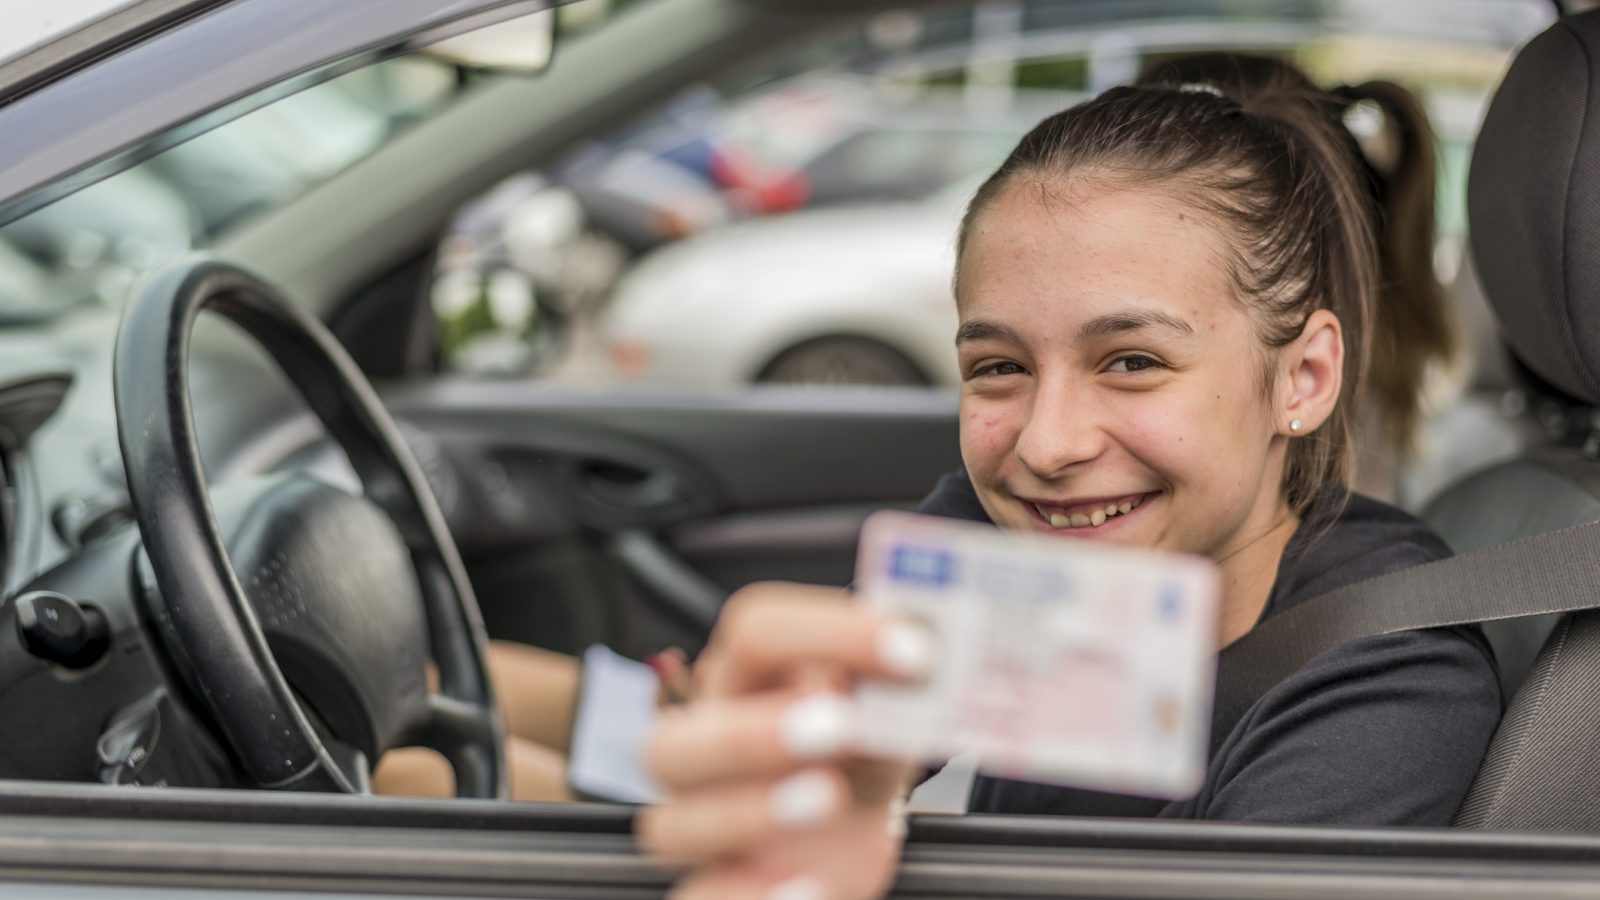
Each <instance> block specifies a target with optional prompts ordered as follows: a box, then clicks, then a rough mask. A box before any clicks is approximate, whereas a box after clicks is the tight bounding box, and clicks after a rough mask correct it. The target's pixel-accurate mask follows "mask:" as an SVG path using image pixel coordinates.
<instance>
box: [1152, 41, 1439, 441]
mask: <svg viewBox="0 0 1600 900" xmlns="http://www.w3.org/2000/svg"><path fill="white" fill-rule="evenodd" d="M1139 83H1140V84H1146V85H1166V86H1173V85H1194V84H1202V85H1209V86H1212V87H1215V88H1216V89H1218V90H1219V91H1221V92H1222V93H1224V94H1228V95H1232V96H1235V97H1238V98H1239V99H1240V100H1241V101H1243V102H1245V103H1246V104H1249V103H1250V102H1251V101H1252V100H1259V99H1260V98H1262V97H1263V96H1264V95H1279V96H1281V95H1282V94H1283V93H1285V92H1286V91H1287V92H1290V93H1294V94H1299V95H1302V96H1318V97H1327V98H1328V100H1329V102H1327V103H1325V104H1316V105H1320V106H1322V107H1323V108H1324V109H1325V110H1326V111H1327V113H1328V115H1329V116H1330V118H1331V120H1332V121H1335V122H1337V123H1338V124H1339V130H1340V131H1341V132H1343V133H1344V136H1345V137H1344V139H1345V140H1346V141H1347V144H1348V146H1349V147H1350V148H1351V149H1352V151H1353V152H1352V155H1353V156H1354V157H1355V158H1356V159H1357V160H1359V161H1360V165H1361V168H1362V170H1363V176H1364V179H1365V181H1366V184H1367V187H1368V189H1369V192H1370V204H1369V206H1370V207H1371V210H1372V212H1373V215H1374V221H1373V233H1374V235H1375V237H1376V240H1377V243H1378V271H1379V276H1378V289H1377V295H1376V297H1375V298H1374V302H1373V304H1372V310H1371V312H1372V323H1371V328H1369V329H1368V331H1367V334H1368V335H1369V337H1370V355H1369V358H1368V364H1367V370H1366V373H1365V374H1366V396H1365V397H1364V398H1363V400H1364V401H1366V402H1370V403H1371V404H1372V408H1373V409H1374V411H1375V412H1376V413H1377V414H1378V415H1379V416H1380V417H1381V419H1382V421H1383V423H1384V424H1383V428H1384V432H1385V435H1384V436H1385V437H1386V438H1387V439H1388V442H1389V444H1390V445H1391V446H1393V447H1394V448H1396V449H1397V450H1399V451H1401V452H1402V453H1409V452H1410V451H1411V450H1412V448H1413V446H1414V444H1415V440H1416V430H1417V423H1418V420H1419V419H1420V418H1421V414H1422V389H1423V379H1424V378H1425V376H1426V374H1427V368H1428V365H1429V364H1430V363H1440V364H1447V363H1449V362H1451V361H1452V360H1453V359H1454V358H1455V356H1456V353H1457V349H1458V338H1457V335H1456V333H1455V329H1454V327H1453V325H1452V322H1451V319H1450V310H1449V305H1448V303H1447V301H1446V299H1445V295H1444V289H1443V287H1442V286H1441V285H1440V284H1439V280H1438V277H1437V276H1436V275H1435V274H1434V269H1433V244H1434V235H1435V227H1434V181H1435V172H1436V170H1437V161H1436V159H1435V148H1434V138H1433V131H1432V129H1431V128H1429V126H1428V116H1427V113H1426V112H1425V111H1424V110H1423V108H1422V104H1421V103H1420V102H1419V101H1418V100H1417V98H1416V97H1415V96H1414V95H1413V94H1412V93H1411V92H1410V91H1407V90H1406V89H1405V88H1403V87H1401V86H1399V85H1397V84H1394V83H1393V82H1389V81H1369V82H1366V83H1365V84H1360V85H1356V86H1353V87H1350V86H1340V87H1337V88H1334V89H1333V90H1332V91H1323V90H1322V89H1321V88H1319V87H1318V86H1317V85H1316V83H1315V82H1313V81H1312V80H1311V77H1310V76H1309V75H1307V74H1306V73H1305V72H1304V71H1303V70H1301V69H1300V68H1299V67H1297V66H1295V65H1294V64H1293V63H1290V62H1286V61H1284V60H1281V59H1277V58H1274V57H1270V56H1255V55H1252V54H1248V53H1228V52H1222V51H1215V52H1206V53H1194V54H1190V55H1188V56H1183V57H1179V58H1177V59H1173V60H1168V61H1166V62H1163V63H1161V64H1160V65H1157V66H1155V67H1154V68H1152V69H1150V70H1149V71H1147V72H1146V73H1144V75H1143V76H1141V77H1140V79H1139ZM1364 102H1365V103H1372V104H1375V105H1376V106H1377V107H1378V110H1379V111H1380V112H1381V113H1382V117H1383V126H1382V133H1381V134H1380V135H1378V137H1377V139H1376V140H1369V141H1367V142H1366V145H1365V146H1364V145H1363V142H1362V140H1361V139H1360V138H1358V137H1357V136H1355V135H1353V134H1350V133H1349V129H1348V126H1347V125H1346V120H1345V114H1346V113H1347V112H1348V111H1349V110H1350V109H1351V108H1352V107H1354V106H1356V105H1358V104H1361V103H1364ZM1304 106H1305V104H1302V109H1303V108H1304ZM1382 141H1389V142H1392V147H1388V148H1384V147H1376V146H1372V144H1374V143H1378V142H1382ZM1385 150H1387V151H1388V152H1384V151H1385Z"/></svg>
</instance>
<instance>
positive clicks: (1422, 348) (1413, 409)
mask: <svg viewBox="0 0 1600 900" xmlns="http://www.w3.org/2000/svg"><path fill="white" fill-rule="evenodd" d="M1334 93H1335V94H1336V95H1337V96H1339V97H1341V98H1343V99H1345V100H1346V101H1348V102H1350V103H1352V104H1355V103H1361V102H1371V103H1375V104H1377V106H1378V108H1379V109H1380V110H1381V111H1382V113H1383V120H1384V132H1385V134H1384V135H1383V137H1384V138H1387V139H1390V140H1392V141H1393V142H1394V146H1393V150H1392V152H1393V159H1392V161H1391V160H1386V159H1384V158H1383V156H1384V154H1381V153H1374V152H1364V153H1363V154H1362V158H1363V159H1364V160H1365V163H1366V168H1367V174H1368V179H1369V181H1370V182H1371V184H1372V187H1373V195H1374V198H1375V200H1376V202H1377V207H1378V216H1379V227H1378V258H1379V267H1380V271H1381V273H1382V274H1381V281H1380V282H1379V287H1378V302H1377V309H1376V315H1375V317H1374V319H1375V327H1374V329H1373V333H1372V362H1371V367H1370V369H1369V371H1368V373H1367V376H1368V382H1367V384H1368V391H1369V394H1370V397H1371V399H1372V402H1373V403H1374V404H1375V405H1376V407H1377V410H1378V411H1379V412H1380V413H1382V415H1383V419H1384V426H1385V428H1386V430H1387V431H1388V437H1389V440H1390V442H1391V443H1393V445H1394V446H1395V447H1397V448H1399V449H1400V450H1402V451H1410V450H1411V449H1412V446H1413V444H1414V442H1415V437H1416V428H1417V421H1418V419H1419V418H1420V417H1421V414H1422V409H1421V406H1422V387H1423V384H1422V382H1423V378H1424V377H1425V376H1426V374H1427V367H1428V364H1429V363H1430V362H1437V363H1449V362H1451V361H1452V360H1454V358H1455V356H1456V353H1457V350H1458V338H1457V335H1456V332H1455V329H1454V326H1453V324H1452V322H1451V319H1450V311H1449V305H1448V302H1447V301H1446V299H1445V295H1444V289H1443V287H1442V286H1441V285H1440V284H1439V279H1438V277H1437V276H1436V275H1435V274H1434V269H1433V245H1434V234H1435V229H1434V190H1435V188H1434V183H1435V171H1436V168H1437V162H1436V159H1435V155H1434V153H1435V151H1434V139H1433V131H1432V129H1431V128H1429V127H1428V117H1427V113H1426V112H1424V110H1423V108H1422V104H1421V103H1420V102H1419V101H1418V100H1417V98H1416V97H1415V96H1414V95H1412V94H1411V92H1410V91H1407V90H1406V89H1405V88H1403V87H1401V86H1399V85H1397V84H1394V83H1393V82H1388V81H1369V82H1366V83H1365V84H1360V85H1356V86H1354V87H1342V88H1338V89H1336V90H1335V91H1334Z"/></svg>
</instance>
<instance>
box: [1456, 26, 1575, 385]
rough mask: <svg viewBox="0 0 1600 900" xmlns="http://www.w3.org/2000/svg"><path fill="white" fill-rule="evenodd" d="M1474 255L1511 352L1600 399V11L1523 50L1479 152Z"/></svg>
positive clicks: (1471, 208)
mask: <svg viewBox="0 0 1600 900" xmlns="http://www.w3.org/2000/svg"><path fill="white" fill-rule="evenodd" d="M1467 212H1468V217H1469V221H1470V223H1471V240H1472V254H1473V259H1474V261H1475V262H1476V263H1477V268H1478V276H1479V278H1480V280H1481V281H1482V282H1483V289H1484V293H1485V294H1486V295H1487V296H1488V298H1489V303H1490V305H1491V306H1493V307H1494V310H1495V314H1496V316H1497V317H1498V318H1499V320H1500V329H1501V332H1502V334H1503V335H1504V336H1505V339H1506V342H1507V343H1509V344H1510V346H1511V350H1512V352H1513V353H1515V354H1516V355H1517V358H1518V359H1520V360H1522V361H1523V362H1524V363H1525V364H1526V365H1527V366H1528V368H1530V369H1532V370H1533V371H1534V372H1535V373H1536V374H1538V375H1539V376H1540V377H1542V378H1544V379H1545V380H1546V381H1548V382H1550V383H1551V384H1552V385H1554V386H1556V387H1558V388H1560V389H1561V390H1562V391H1565V392H1566V393H1568V394H1570V395H1572V396H1573V397H1575V398H1577V399H1579V400H1581V401H1584V402H1586V403H1600V10H1596V11H1591V12H1587V13H1582V14H1580V15H1574V16H1568V17H1567V18H1564V19H1562V20H1561V21H1559V22H1557V23H1555V24H1554V25H1552V26H1550V28H1549V30H1547V31H1545V32H1544V33H1543V34H1541V35H1539V36H1538V37H1536V38H1534V39H1533V40H1532V41H1531V42H1529V44H1528V45H1527V46H1526V47H1524V48H1523V49H1522V52H1521V53H1519V54H1517V58H1516V61H1515V62H1513V63H1512V66H1511V70H1510V71H1509V72H1507V73H1506V77H1505V81H1504V82H1503V83H1502V84H1501V85H1500V90H1499V91H1497V92H1496V93H1495V97H1494V102H1493V103H1491V104H1490V106H1489V112H1488V115H1487V116H1486V117H1485V119H1484V122H1483V128H1482V131H1481V132H1480V134H1479V136H1478V143H1477V147H1476V149H1475V150H1474V151H1473V154H1472V171H1471V174H1470V176H1469V177H1468V180H1467Z"/></svg>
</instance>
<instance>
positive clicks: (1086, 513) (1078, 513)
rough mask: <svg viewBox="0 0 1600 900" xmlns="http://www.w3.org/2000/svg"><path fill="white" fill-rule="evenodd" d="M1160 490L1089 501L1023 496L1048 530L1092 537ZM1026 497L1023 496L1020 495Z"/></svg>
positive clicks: (1031, 510) (1027, 505)
mask: <svg viewBox="0 0 1600 900" xmlns="http://www.w3.org/2000/svg"><path fill="white" fill-rule="evenodd" d="M1157 493H1158V492H1156V491H1151V492H1147V493H1143V494H1127V495H1124V496H1120V497H1118V496H1111V497H1101V498H1096V499H1087V500H1077V499H1072V500H1067V501H1059V502H1049V501H1045V500H1026V499H1023V500H1022V503H1023V506H1024V507H1026V508H1027V509H1028V511H1029V512H1030V513H1031V514H1032V516H1033V518H1034V519H1035V521H1037V522H1038V523H1039V524H1041V525H1043V526H1044V527H1045V528H1046V529H1047V530H1050V531H1054V532H1060V533H1063V534H1067V535H1071V536H1073V537H1091V536H1095V535H1097V534H1098V533H1100V532H1102V531H1103V530H1104V529H1108V528H1113V527H1115V526H1118V525H1120V524H1121V523H1122V522H1123V521H1124V520H1126V519H1127V518H1128V517H1129V516H1131V515H1133V514H1134V513H1135V512H1137V511H1138V509H1139V507H1140V505H1141V504H1143V503H1145V502H1146V501H1147V500H1149V499H1150V498H1151V497H1154V496H1156V494H1157ZM1019 499H1022V498H1019Z"/></svg>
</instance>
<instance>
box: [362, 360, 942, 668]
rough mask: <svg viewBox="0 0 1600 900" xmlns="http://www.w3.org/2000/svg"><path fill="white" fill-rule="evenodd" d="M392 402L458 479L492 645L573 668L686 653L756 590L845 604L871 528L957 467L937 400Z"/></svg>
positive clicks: (496, 396) (477, 390) (464, 530)
mask: <svg viewBox="0 0 1600 900" xmlns="http://www.w3.org/2000/svg"><path fill="white" fill-rule="evenodd" d="M386 400H387V401H388V402H389V403H390V405H391V408H392V409H393V410H394V411H395V412H396V414H397V415H398V416H400V417H401V418H402V419H403V420H404V421H406V422H408V423H410V425H411V426H413V428H414V429H416V430H415V431H413V432H412V433H413V437H414V441H415V442H416V444H417V445H418V446H420V447H421V448H422V452H421V456H422V458H423V461H424V464H425V467H426V466H427V465H428V461H429V460H437V464H435V466H434V468H433V471H435V472H444V471H448V472H449V473H450V474H449V475H445V476H443V477H446V478H449V479H450V483H449V484H446V485H445V486H444V487H443V489H442V490H441V491H440V493H441V494H442V495H443V497H444V498H446V502H447V503H448V504H449V505H448V506H447V514H448V515H449V516H450V517H451V520H452V523H453V525H454V530H455V535H456V539H457V542H458V544H459V545H460V547H461V548H462V553H463V555H464V557H465V559H466V561H467V564H468V567H469V570H470V571H471V573H472V576H473V581H474V586H475V587H476V588H477V591H478V597H479V602H480V604H481V605H482V607H483V609H484V615H485V618H486V622H487V624H488V627H489V630H490V633H491V634H493V635H495V636H497V637H505V638H511V639H517V640H522V641H525V642H530V643H535V644H540V645H543V646H548V647H553V648H554V649H560V650H567V651H575V650H579V649H581V648H582V647H583V646H585V645H586V644H588V643H591V642H595V641H601V642H605V643H608V644H610V645H612V646H613V647H615V648H616V649H618V650H619V651H620V652H624V653H632V654H636V655H640V654H644V653H649V652H654V651H655V650H659V649H661V648H662V647H664V646H668V645H671V644H678V645H682V646H684V647H685V648H687V649H691V650H692V649H696V648H698V646H699V644H700V642H701V641H702V640H703V638H704V635H705V633H706V632H707V631H708V630H709V627H710V625H711V622H712V620H713V619H714V618H715V616H716V614H717V611H718V609H719V608H720V606H721V604H722V601H723V600H724V599H725V598H726V597H727V595H728V594H729V593H731V592H732V591H734V590H736V589H738V588H739V587H741V586H743V585H745V584H748V583H750V582H752V581H756V580H767V579H788V580H795V581H805V582H810V583H816V584H834V585H841V586H842V585H844V584H846V583H848V582H849V581H850V580H851V578H852V570H853V563H854V557H855V544H856V536H857V532H858V531H859V529H860V527H861V523H862V520H863V519H864V517H865V516H866V515H868V514H870V513H871V512H872V511H874V510H877V509H883V508H889V507H902V508H904V507H911V506H914V505H915V503H916V502H917V500H918V499H920V498H921V497H922V496H923V495H924V494H925V493H927V491H928V490H929V489H930V487H931V486H932V485H933V483H934V482H935V481H936V480H937V479H938V477H939V476H940V475H941V474H943V473H945V472H948V471H951V470H952V469H954V468H956V467H957V466H959V464H960V454H959V452H958V448H957V440H956V433H955V432H956V427H955V426H956V418H955V400H954V397H953V396H952V395H950V394H948V393H945V392H928V391H919V390H891V391H885V390H862V391H840V390H827V389H812V390H805V389H788V388H777V387H775V388H771V389H762V390H755V391H750V392H738V393H728V394H717V395H710V396H708V395H706V394H705V393H704V392H698V391H682V390H680V391H672V390H668V389H659V390H653V391H639V392H620V393H618V392H597V391H594V390H584V389H580V388H572V387H561V386H558V385H528V384H504V383H501V384H495V383H483V382H476V381H471V380H459V381H446V382H443V383H435V384H431V385H427V386H419V387H413V388H407V389H396V390H393V391H391V392H390V393H388V394H387V395H386ZM446 466H447V467H448V469H446V468H445V467H446Z"/></svg>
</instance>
